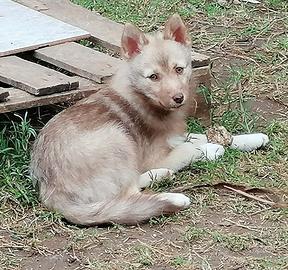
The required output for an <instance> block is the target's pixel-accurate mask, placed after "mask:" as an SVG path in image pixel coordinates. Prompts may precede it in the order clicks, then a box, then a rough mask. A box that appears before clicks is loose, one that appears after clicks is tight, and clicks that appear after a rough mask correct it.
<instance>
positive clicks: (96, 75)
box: [34, 42, 121, 83]
mask: <svg viewBox="0 0 288 270" xmlns="http://www.w3.org/2000/svg"><path fill="white" fill-rule="evenodd" d="M34 56H35V57H36V58H38V59H41V60H43V61H45V62H48V63H50V64H53V65H55V66H57V67H60V68H63V69H65V70H68V71H70V72H72V73H74V74H77V75H79V76H82V77H84V78H87V79H90V80H93V81H95V82H98V83H101V82H102V81H103V80H104V79H105V78H107V77H110V76H111V75H112V74H114V73H115V71H116V70H117V69H118V67H119V64H120V63H121V60H120V59H118V58H114V57H111V56H109V55H107V54H104V53H101V52H98V51H95V50H93V49H91V48H88V47H85V46H82V45H80V44H78V43H74V42H69V43H65V44H61V45H56V46H52V47H47V48H43V49H40V50H37V51H35V53H34Z"/></svg>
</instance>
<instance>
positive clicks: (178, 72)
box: [175, 67, 184, 74]
mask: <svg viewBox="0 0 288 270" xmlns="http://www.w3.org/2000/svg"><path fill="white" fill-rule="evenodd" d="M183 70H184V68H183V67H176V68H175V71H176V73H177V74H182V73H183Z"/></svg>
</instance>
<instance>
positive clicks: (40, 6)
mask: <svg viewBox="0 0 288 270" xmlns="http://www.w3.org/2000/svg"><path fill="white" fill-rule="evenodd" d="M15 1H16V2H19V3H21V4H23V5H25V6H28V7H30V8H32V9H35V10H38V11H40V12H42V13H44V14H47V15H50V16H52V17H54V18H57V19H59V20H61V21H63V22H67V23H69V24H71V25H74V26H77V27H80V28H82V29H85V30H86V31H88V32H89V33H90V34H91V37H90V38H89V39H90V40H91V41H92V42H96V43H97V42H98V43H100V44H102V45H103V46H104V47H106V48H109V49H112V50H114V51H116V52H119V51H120V45H121V43H120V41H121V35H122V32H123V29H124V25H123V24H119V23H116V22H114V21H112V20H109V19H107V18H105V17H103V16H101V15H99V14H97V13H95V12H92V11H90V10H88V9H85V8H83V7H80V6H78V5H75V4H73V3H71V2H70V1H68V0H61V1H55V0H15ZM209 63H210V58H209V57H207V56H205V55H203V54H199V53H195V52H192V66H193V67H201V66H206V65H208V64H209Z"/></svg>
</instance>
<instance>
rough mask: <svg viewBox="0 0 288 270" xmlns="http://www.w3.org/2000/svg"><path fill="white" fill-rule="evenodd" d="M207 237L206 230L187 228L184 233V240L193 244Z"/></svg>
mask: <svg viewBox="0 0 288 270" xmlns="http://www.w3.org/2000/svg"><path fill="white" fill-rule="evenodd" d="M206 236H207V230H206V229H203V228H198V227H194V226H189V227H188V229H186V231H185V233H184V240H185V241H187V242H194V241H197V240H200V239H202V238H204V237H206Z"/></svg>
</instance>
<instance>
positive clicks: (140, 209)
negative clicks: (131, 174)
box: [56, 192, 190, 226]
mask: <svg viewBox="0 0 288 270" xmlns="http://www.w3.org/2000/svg"><path fill="white" fill-rule="evenodd" d="M189 205H190V200H189V198H188V197H186V196H185V195H183V194H179V193H160V194H149V193H140V192H139V193H137V194H134V195H131V196H128V197H124V198H117V199H113V200H111V201H109V202H97V203H90V204H84V203H81V204H79V203H78V204H75V202H73V203H72V202H71V203H64V204H62V206H61V207H56V208H58V210H59V211H60V212H61V213H62V214H63V215H64V217H65V218H66V219H67V220H68V221H70V222H72V223H75V224H79V225H84V226H92V225H100V224H107V223H119V224H130V225H133V224H137V223H141V222H143V221H146V220H148V219H149V218H151V217H155V216H160V215H162V214H164V215H168V214H172V213H175V212H178V211H179V210H182V209H184V208H187V207H188V206H189Z"/></svg>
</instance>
